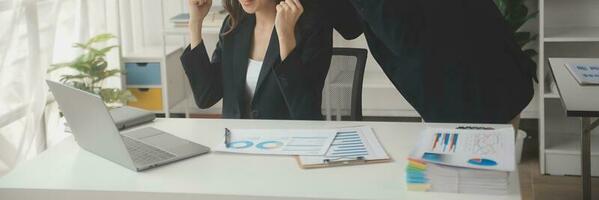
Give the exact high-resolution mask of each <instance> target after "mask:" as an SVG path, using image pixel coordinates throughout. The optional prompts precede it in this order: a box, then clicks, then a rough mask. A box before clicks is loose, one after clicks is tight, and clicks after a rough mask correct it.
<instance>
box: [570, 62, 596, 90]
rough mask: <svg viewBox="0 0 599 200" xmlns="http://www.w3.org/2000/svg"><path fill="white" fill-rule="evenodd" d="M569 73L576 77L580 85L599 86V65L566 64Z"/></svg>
mask: <svg viewBox="0 0 599 200" xmlns="http://www.w3.org/2000/svg"><path fill="white" fill-rule="evenodd" d="M566 68H568V71H570V73H571V74H572V76H574V78H575V79H576V81H578V84H580V85H599V63H598V64H574V63H569V64H566Z"/></svg>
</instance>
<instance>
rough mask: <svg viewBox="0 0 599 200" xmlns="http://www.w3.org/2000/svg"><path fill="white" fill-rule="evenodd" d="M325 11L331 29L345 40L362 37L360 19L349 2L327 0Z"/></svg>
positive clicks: (345, 0)
mask: <svg viewBox="0 0 599 200" xmlns="http://www.w3.org/2000/svg"><path fill="white" fill-rule="evenodd" d="M326 2H328V3H329V4H328V5H327V10H326V11H325V12H326V13H328V14H329V15H330V16H331V17H330V19H331V23H332V25H333V28H335V30H337V32H339V34H341V36H343V38H345V39H346V40H353V39H356V38H357V37H359V36H360V35H362V33H363V32H364V31H363V27H362V23H361V21H362V18H360V15H359V14H358V12H356V9H355V8H354V7H353V6H352V4H351V2H349V0H328V1H326Z"/></svg>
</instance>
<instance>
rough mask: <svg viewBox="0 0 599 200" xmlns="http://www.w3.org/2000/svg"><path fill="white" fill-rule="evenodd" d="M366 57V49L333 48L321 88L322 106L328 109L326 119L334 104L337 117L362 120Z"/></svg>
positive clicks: (330, 113)
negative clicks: (323, 84)
mask: <svg viewBox="0 0 599 200" xmlns="http://www.w3.org/2000/svg"><path fill="white" fill-rule="evenodd" d="M367 58H368V50H366V49H357V48H333V58H332V60H331V67H330V69H329V73H328V75H327V80H326V85H325V89H324V90H323V97H324V98H323V100H324V101H325V102H323V107H325V110H327V109H328V110H327V114H326V115H329V116H328V117H327V118H328V119H330V118H329V117H330V115H332V111H331V110H333V108H332V107H333V106H334V107H335V109H334V110H336V115H337V117H338V118H337V119H340V118H341V117H342V116H348V115H349V116H350V119H351V120H352V121H362V85H363V82H364V69H365V68H366V59H367ZM333 98H334V99H335V100H336V101H333ZM326 101H328V102H326ZM333 104H334V105H333Z"/></svg>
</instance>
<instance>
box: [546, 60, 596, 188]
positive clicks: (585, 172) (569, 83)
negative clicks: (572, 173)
mask: <svg viewBox="0 0 599 200" xmlns="http://www.w3.org/2000/svg"><path fill="white" fill-rule="evenodd" d="M598 61H599V59H581V58H550V59H549V62H550V63H551V71H552V72H553V78H554V79H555V83H556V85H557V89H558V90H559V93H560V96H561V100H562V104H563V105H564V107H565V108H566V114H567V115H568V117H580V118H581V127H582V134H581V139H580V144H581V148H580V150H581V152H580V156H581V157H580V160H581V163H580V165H581V172H582V173H581V177H582V193H583V195H582V198H583V199H584V200H591V131H592V130H593V129H594V128H596V127H597V126H598V125H599V120H595V121H594V122H592V123H591V117H599V103H598V102H599V86H581V85H580V84H578V81H576V79H575V78H574V77H573V76H572V74H571V73H570V72H569V71H568V69H566V66H565V65H566V64H567V63H576V64H596V63H597V62H598Z"/></svg>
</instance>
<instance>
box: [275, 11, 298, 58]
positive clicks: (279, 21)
mask: <svg viewBox="0 0 599 200" xmlns="http://www.w3.org/2000/svg"><path fill="white" fill-rule="evenodd" d="M303 12H304V7H303V6H302V4H301V3H300V1H299V0H285V1H282V2H281V3H279V5H277V16H276V18H275V29H276V30H277V34H278V36H279V46H280V50H281V52H280V54H281V59H283V60H285V58H287V56H288V55H289V53H291V51H292V50H293V49H295V45H296V41H295V26H296V24H297V21H298V20H299V18H300V16H302V13H303Z"/></svg>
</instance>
